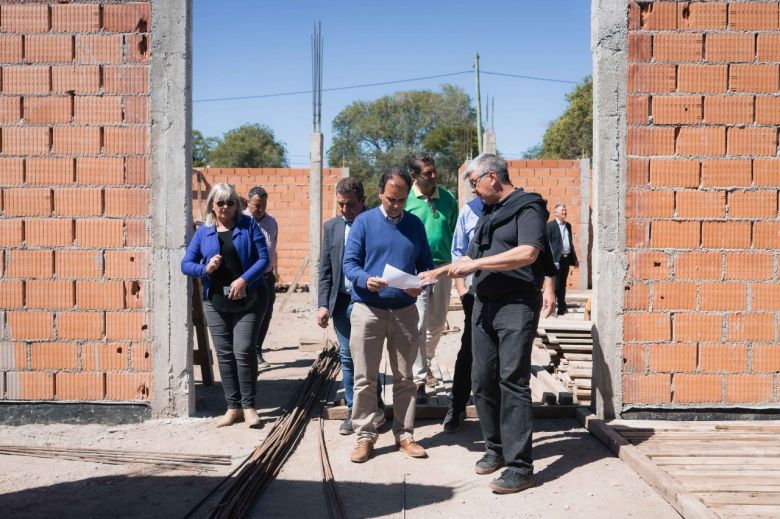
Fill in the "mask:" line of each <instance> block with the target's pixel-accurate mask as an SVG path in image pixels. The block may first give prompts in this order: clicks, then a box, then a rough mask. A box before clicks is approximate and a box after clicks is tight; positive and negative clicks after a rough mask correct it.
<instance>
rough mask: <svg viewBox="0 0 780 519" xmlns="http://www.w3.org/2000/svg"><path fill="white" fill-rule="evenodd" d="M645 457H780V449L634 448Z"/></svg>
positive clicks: (643, 444) (665, 446)
mask: <svg viewBox="0 0 780 519" xmlns="http://www.w3.org/2000/svg"><path fill="white" fill-rule="evenodd" d="M636 447H637V448H638V449H640V450H641V451H642V452H644V453H645V455H647V456H649V457H651V458H654V457H656V456H698V457H703V456H723V457H729V456H731V457H745V458H751V457H753V458H762V457H764V456H767V455H770V456H780V447H766V448H762V449H761V450H755V449H753V448H751V447H720V446H717V445H713V446H702V445H698V446H693V445H668V444H660V445H647V444H645V443H642V444H639V445H637V446H636Z"/></svg>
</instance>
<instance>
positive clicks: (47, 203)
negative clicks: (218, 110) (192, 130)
mask: <svg viewBox="0 0 780 519" xmlns="http://www.w3.org/2000/svg"><path fill="white" fill-rule="evenodd" d="M150 15H151V7H150V4H149V3H148V2H132V3H120V2H111V3H110V4H108V3H105V4H104V3H97V2H78V1H73V2H70V3H61V2H57V3H54V2H52V3H50V4H49V3H45V2H36V3H19V2H13V1H0V68H1V70H0V73H1V74H2V76H1V79H2V82H1V83H0V85H1V86H0V211H1V212H0V381H2V382H0V398H2V399H7V400H120V401H126V400H136V399H142V400H146V399H148V398H149V397H150V391H151V352H150V343H149V337H148V326H147V318H148V313H149V301H148V298H147V286H146V285H147V280H148V278H149V271H148V267H149V256H150V250H149V247H148V233H147V228H148V221H149V214H150V206H149V186H148V182H147V151H148V132H149V110H148V99H149V81H148V73H149V60H150V55H149V51H150V48H151V46H150V44H149V36H150V35H149V32H148V31H150V30H151V29H150V28H151V25H150Z"/></svg>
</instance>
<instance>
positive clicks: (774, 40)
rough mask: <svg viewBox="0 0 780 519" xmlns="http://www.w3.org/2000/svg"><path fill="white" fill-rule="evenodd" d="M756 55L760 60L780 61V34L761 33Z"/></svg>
mask: <svg viewBox="0 0 780 519" xmlns="http://www.w3.org/2000/svg"><path fill="white" fill-rule="evenodd" d="M756 55H757V58H758V61H780V34H777V33H761V34H759V35H758V42H757V44H756Z"/></svg>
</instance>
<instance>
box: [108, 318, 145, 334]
mask: <svg viewBox="0 0 780 519" xmlns="http://www.w3.org/2000/svg"><path fill="white" fill-rule="evenodd" d="M147 334H148V326H147V324H146V314H145V313H144V312H106V336H107V337H108V338H109V339H118V340H141V339H145V338H146V335H147Z"/></svg>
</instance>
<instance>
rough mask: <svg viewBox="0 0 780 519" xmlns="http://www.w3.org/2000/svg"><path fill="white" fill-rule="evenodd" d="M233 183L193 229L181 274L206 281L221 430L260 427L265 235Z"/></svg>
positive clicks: (216, 192)
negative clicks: (244, 210) (221, 399)
mask: <svg viewBox="0 0 780 519" xmlns="http://www.w3.org/2000/svg"><path fill="white" fill-rule="evenodd" d="M239 203H240V202H239V198H238V193H236V190H235V189H233V186H231V185H229V184H216V185H215V186H214V187H213V188H212V189H211V192H210V193H209V196H208V198H207V199H206V221H205V223H204V224H203V225H202V226H200V227H199V228H198V230H197V231H195V234H194V235H193V237H192V240H191V241H190V243H189V245H188V246H187V251H186V252H185V254H184V257H183V258H182V261H181V270H182V273H184V274H186V275H188V276H190V277H196V278H200V279H201V280H202V282H203V310H204V314H205V317H206V323H207V325H208V327H209V332H210V334H211V339H212V341H213V343H214V349H215V350H216V352H217V360H218V363H219V374H220V377H221V379H222V387H223V389H224V391H225V400H226V401H227V407H228V409H227V412H226V413H225V415H224V416H223V417H221V418H220V419H219V421H218V422H217V427H224V426H227V425H233V424H234V423H236V422H241V421H245V422H246V423H247V424H249V425H250V426H255V425H258V424H259V423H260V418H259V417H258V416H257V411H256V409H255V394H256V388H257V386H256V383H257V357H256V356H255V345H256V341H257V330H258V328H259V326H260V320H261V318H262V315H263V313H264V312H265V307H266V305H267V304H268V295H267V291H266V288H265V284H264V282H263V272H264V271H265V269H266V268H267V266H268V248H267V247H266V243H265V237H264V236H263V233H262V232H261V231H260V228H259V227H258V226H257V224H256V223H255V221H254V220H253V219H252V218H250V217H248V216H245V215H243V214H241V212H240V211H239V207H240V206H239Z"/></svg>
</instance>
